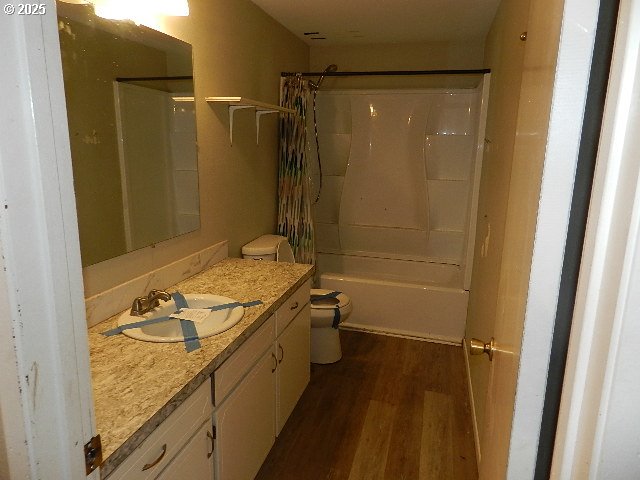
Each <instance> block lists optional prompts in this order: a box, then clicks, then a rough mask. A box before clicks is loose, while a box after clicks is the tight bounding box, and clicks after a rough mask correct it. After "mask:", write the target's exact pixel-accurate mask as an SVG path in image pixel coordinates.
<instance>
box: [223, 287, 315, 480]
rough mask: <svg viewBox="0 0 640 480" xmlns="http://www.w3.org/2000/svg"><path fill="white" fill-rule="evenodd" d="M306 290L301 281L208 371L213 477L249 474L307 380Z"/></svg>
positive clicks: (243, 478)
mask: <svg viewBox="0 0 640 480" xmlns="http://www.w3.org/2000/svg"><path fill="white" fill-rule="evenodd" d="M309 295H310V282H307V283H305V285H303V286H302V287H300V288H299V289H298V290H297V291H296V292H295V293H294V294H293V295H292V296H291V297H289V299H288V300H287V301H286V302H285V304H283V305H282V306H281V307H280V309H278V311H277V312H276V313H275V314H274V315H272V316H271V317H270V318H269V319H268V320H267V321H266V322H265V323H264V324H263V325H262V326H261V327H260V328H259V329H258V331H256V333H254V334H253V335H252V336H251V338H250V339H248V340H247V341H246V342H245V343H244V344H243V345H242V347H240V348H239V349H238V350H237V351H236V352H235V353H234V354H233V355H232V356H231V357H229V359H227V361H225V363H224V364H223V365H221V367H220V368H219V369H218V370H216V371H215V372H214V385H215V389H214V390H215V398H216V406H215V410H214V414H213V418H214V425H215V428H216V445H215V457H216V462H215V463H216V479H217V480H251V479H252V478H254V477H255V475H256V474H257V473H258V470H260V466H261V465H262V462H264V459H265V458H266V457H267V454H268V453H269V450H270V449H271V447H272V446H273V443H274V442H275V437H276V436H277V435H279V434H280V432H281V430H282V427H283V426H284V424H285V422H286V421H287V419H288V418H289V416H290V415H291V412H292V411H293V409H294V407H295V405H296V403H297V402H298V400H299V399H300V396H301V395H302V392H303V391H304V389H305V388H306V386H307V384H308V383H309V368H310V363H309V359H310V340H309V335H310V320H311V317H310V314H311V308H310V305H309ZM254 358H257V359H258V360H257V362H254V361H253V359H254ZM235 381H237V382H238V383H236V384H235V385H233V384H234V382H235Z"/></svg>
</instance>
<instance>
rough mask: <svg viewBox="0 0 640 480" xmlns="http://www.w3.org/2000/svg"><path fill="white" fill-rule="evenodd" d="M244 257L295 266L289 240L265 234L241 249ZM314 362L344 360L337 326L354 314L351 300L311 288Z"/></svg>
mask: <svg viewBox="0 0 640 480" xmlns="http://www.w3.org/2000/svg"><path fill="white" fill-rule="evenodd" d="M242 257H243V258H246V259H253V260H271V261H276V262H289V263H295V259H294V256H293V251H292V250H291V246H290V245H289V242H288V241H287V238H286V237H283V236H280V235H262V236H261V237H258V238H256V239H255V240H253V241H251V242H249V243H247V244H246V245H245V246H244V247H242ZM310 301H311V363H321V364H326V363H334V362H337V361H338V360H340V359H341V358H342V349H341V348H340V332H339V330H338V326H339V325H340V323H342V322H343V321H344V320H346V319H347V317H348V316H349V315H350V314H351V310H352V306H351V299H350V298H349V297H348V296H347V295H345V294H344V293H342V292H334V291H333V290H325V289H320V288H312V289H311V299H310Z"/></svg>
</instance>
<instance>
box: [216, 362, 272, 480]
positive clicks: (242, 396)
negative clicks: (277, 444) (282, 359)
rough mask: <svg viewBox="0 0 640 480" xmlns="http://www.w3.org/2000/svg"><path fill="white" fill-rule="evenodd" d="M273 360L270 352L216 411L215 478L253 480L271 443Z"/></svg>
mask: <svg viewBox="0 0 640 480" xmlns="http://www.w3.org/2000/svg"><path fill="white" fill-rule="evenodd" d="M275 363H276V361H275V357H274V356H273V353H272V351H271V350H268V351H267V352H264V354H263V356H262V358H261V359H260V360H259V361H258V363H257V364H256V365H255V366H254V367H253V368H252V369H251V371H250V372H249V373H248V374H247V376H246V377H245V378H244V379H243V380H242V381H241V382H240V384H239V385H238V387H237V388H236V389H235V390H234V392H233V393H232V394H231V395H230V396H229V397H228V398H227V399H226V400H225V401H224V402H223V403H222V405H221V406H220V407H218V408H216V411H215V414H214V422H215V425H216V437H217V438H216V463H217V473H218V475H217V478H218V479H224V480H236V479H238V480H240V479H247V480H248V479H252V478H254V477H255V476H256V474H257V473H258V470H260V466H261V465H262V462H263V461H264V459H265V458H266V457H267V454H268V453H269V450H270V449H271V447H272V445H273V442H274V440H275V439H274V433H273V432H274V424H275V405H276V403H275V397H274V395H273V391H274V388H275V377H274V375H273V372H274V371H275Z"/></svg>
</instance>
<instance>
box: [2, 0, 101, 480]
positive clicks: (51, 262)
mask: <svg viewBox="0 0 640 480" xmlns="http://www.w3.org/2000/svg"><path fill="white" fill-rule="evenodd" d="M43 3H44V7H45V11H46V13H44V14H43V15H17V14H16V15H8V14H3V15H1V16H0V44H1V45H2V48H1V49H0V61H1V62H2V65H10V66H11V68H2V69H0V85H1V86H2V95H3V108H2V113H1V114H0V199H1V201H2V204H1V205H0V250H1V252H0V253H1V254H2V262H3V267H4V268H3V269H2V270H0V305H2V307H4V310H5V314H4V315H3V316H2V319H1V320H0V333H1V335H0V358H1V359H2V360H3V364H2V365H3V366H2V369H0V382H1V383H2V385H3V387H2V393H0V415H1V417H0V428H1V429H2V431H1V432H0V437H2V442H0V460H4V459H3V458H2V457H3V456H5V457H6V463H5V462H2V461H0V477H2V478H34V479H35V478H65V479H73V480H75V479H84V478H87V475H86V472H85V464H84V444H85V443H86V442H88V441H89V439H90V438H91V437H92V436H93V435H94V433H95V421H94V412H93V399H92V390H91V377H90V372H89V351H88V350H89V347H88V345H89V344H88V333H87V323H86V316H85V306H84V288H83V283H82V266H81V261H80V246H79V237H78V226H77V225H78V223H77V215H76V206H75V197H74V188H73V174H72V166H71V151H70V145H69V132H68V127H67V115H66V105H65V95H64V86H63V78H62V65H61V62H60V48H59V40H58V22H57V16H56V6H55V2H54V1H53V0H45V1H44V2H43ZM2 447H4V448H2ZM98 474H99V473H98V471H97V470H96V471H94V473H92V474H91V475H90V476H89V478H97V476H98Z"/></svg>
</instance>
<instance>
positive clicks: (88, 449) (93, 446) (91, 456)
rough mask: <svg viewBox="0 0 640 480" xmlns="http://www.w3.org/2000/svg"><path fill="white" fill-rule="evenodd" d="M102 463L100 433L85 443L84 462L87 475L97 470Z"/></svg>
mask: <svg viewBox="0 0 640 480" xmlns="http://www.w3.org/2000/svg"><path fill="white" fill-rule="evenodd" d="M101 463H102V442H101V441H100V435H99V434H98V435H96V436H95V437H92V438H91V440H89V441H88V442H87V443H85V445H84V464H85V466H86V471H87V475H89V474H90V473H92V472H93V471H94V470H96V469H97V468H98V467H99V466H100V464H101Z"/></svg>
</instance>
